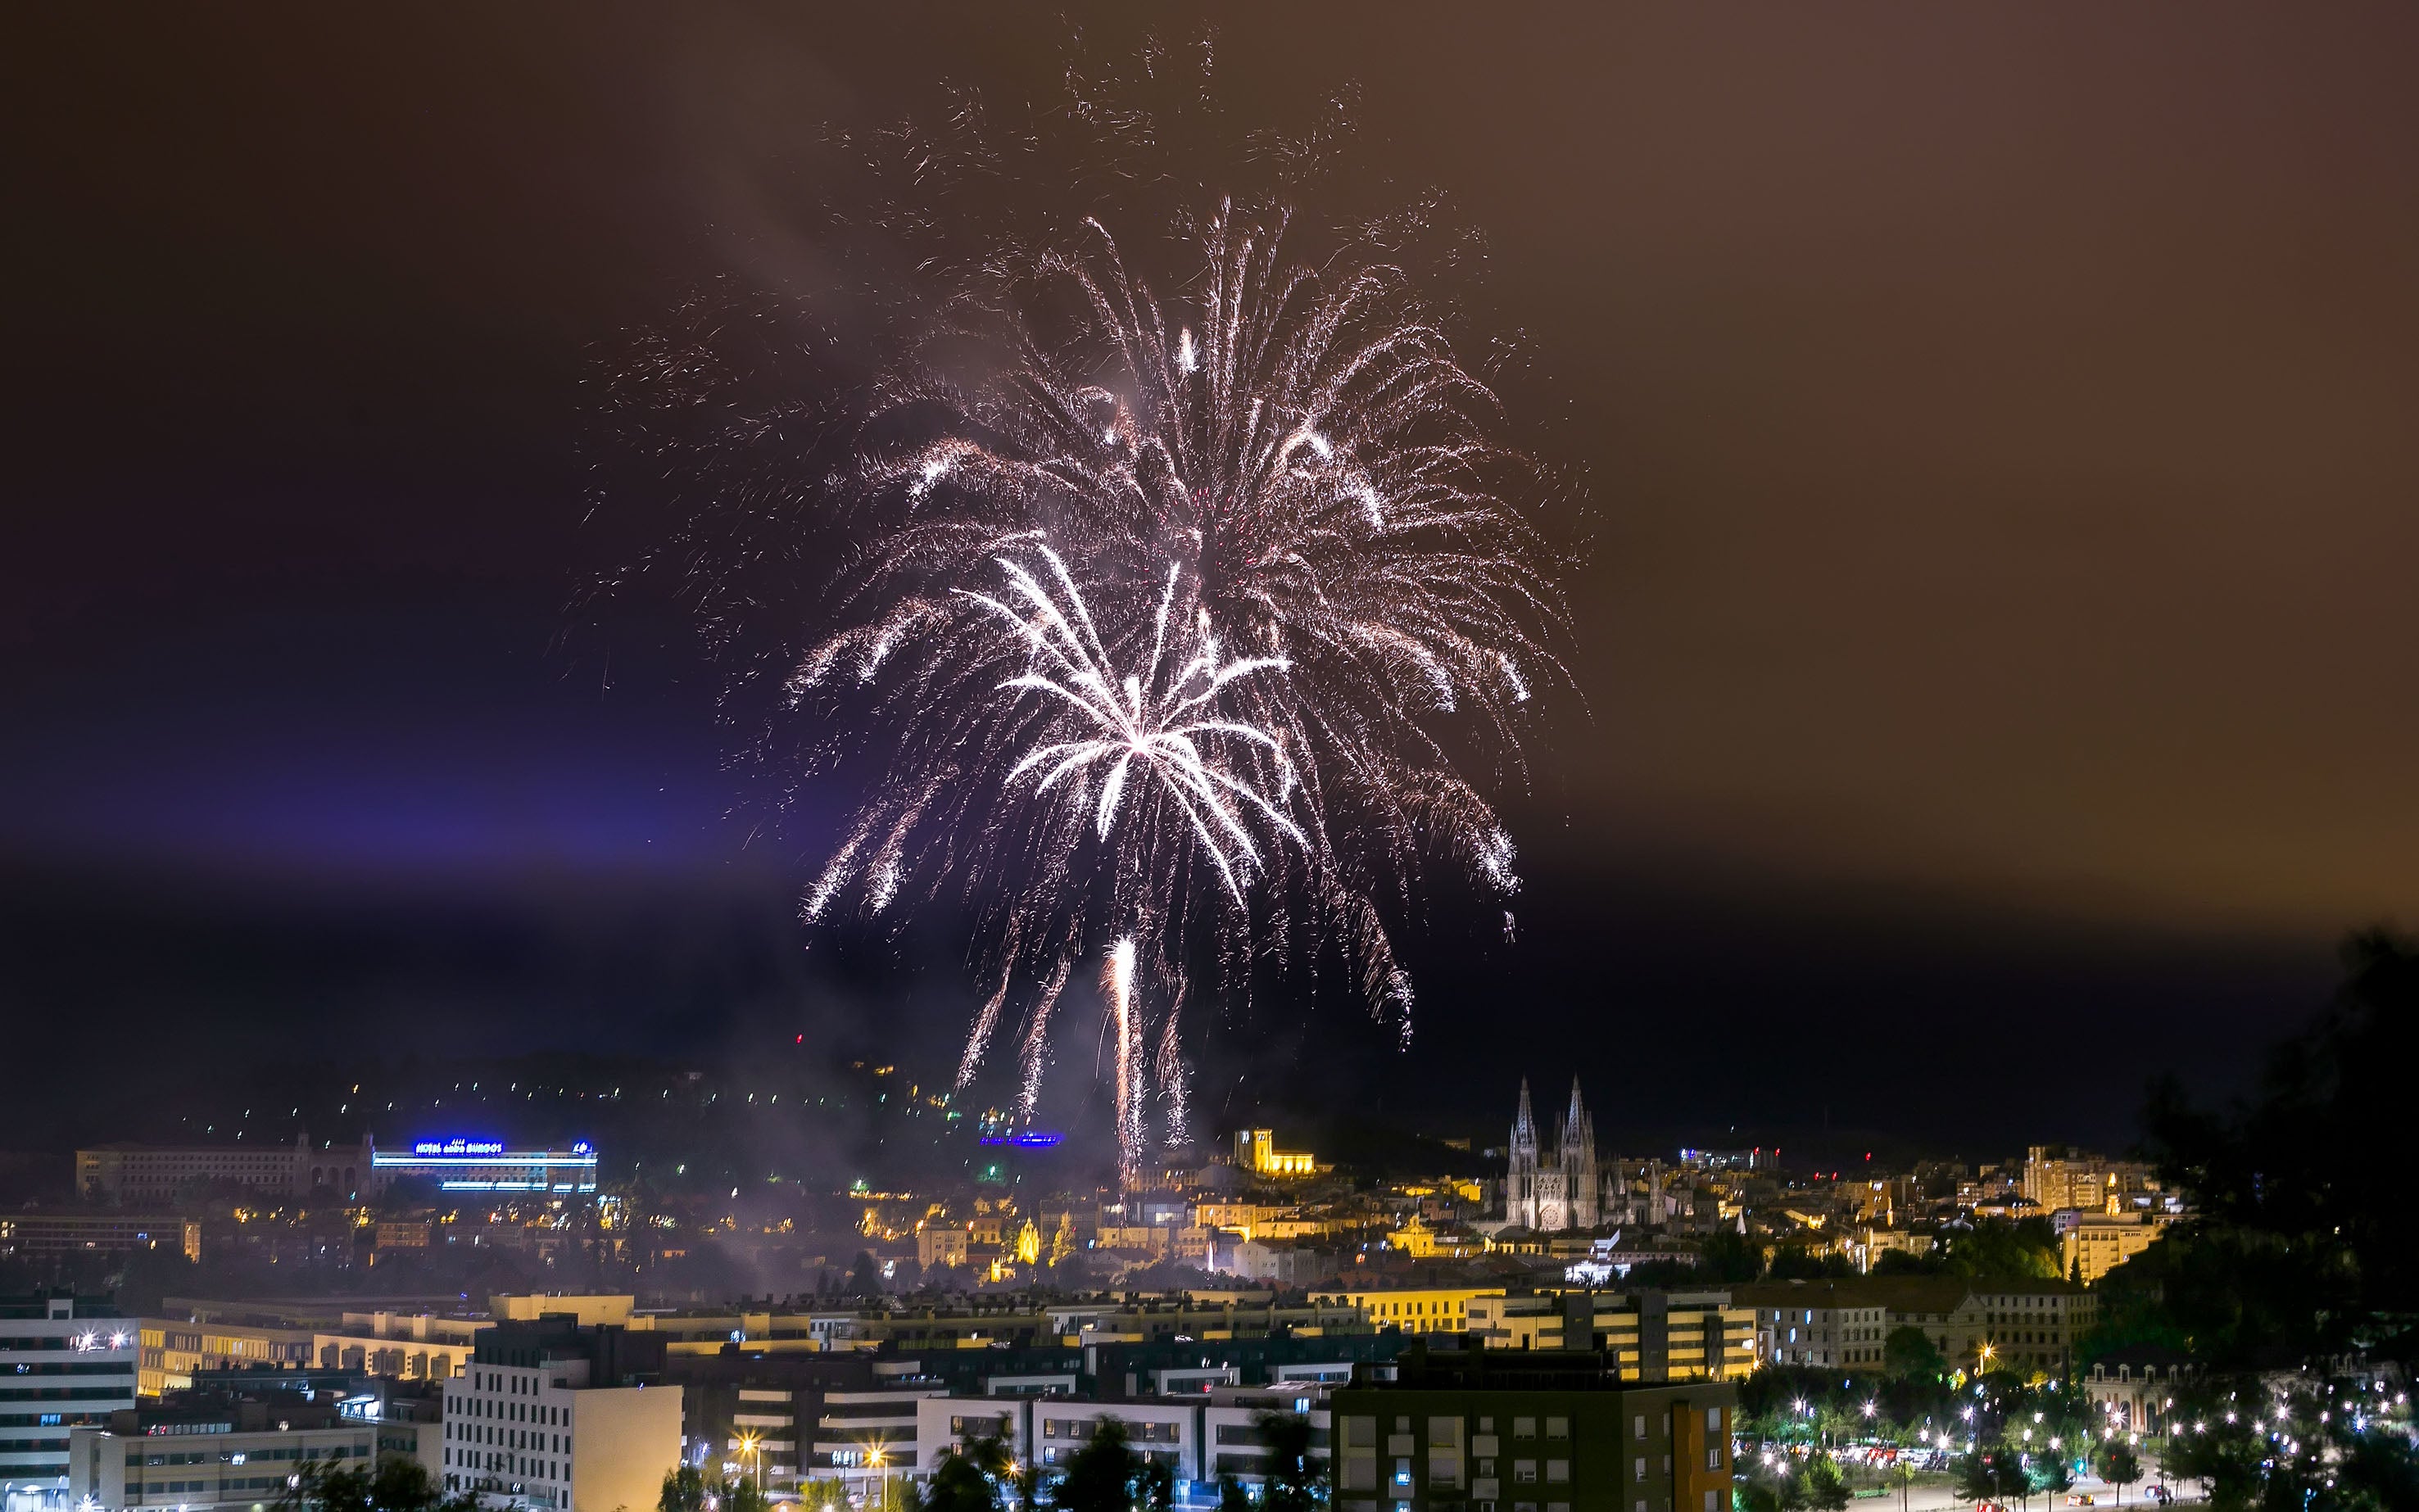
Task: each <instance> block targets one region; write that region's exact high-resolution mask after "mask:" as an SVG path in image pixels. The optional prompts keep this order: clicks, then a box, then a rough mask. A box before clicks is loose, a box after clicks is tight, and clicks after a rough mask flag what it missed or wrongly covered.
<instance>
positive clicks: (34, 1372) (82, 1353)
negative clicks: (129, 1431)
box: [0, 1292, 138, 1494]
mask: <svg viewBox="0 0 2419 1512" xmlns="http://www.w3.org/2000/svg"><path fill="white" fill-rule="evenodd" d="M137 1348H138V1346H137V1343H136V1337H135V1324H134V1320H133V1319H131V1318H123V1317H120V1316H119V1315H118V1312H117V1310H116V1308H115V1307H112V1306H111V1305H109V1304H108V1303H107V1302H105V1301H102V1300H100V1299H98V1298H87V1297H77V1296H73V1295H70V1294H68V1293H56V1294H54V1293H45V1292H37V1293H35V1294H34V1295H32V1296H29V1297H0V1494H6V1493H8V1492H10V1491H14V1490H16V1489H19V1488H21V1487H22V1488H30V1489H37V1490H40V1491H53V1490H61V1489H64V1488H65V1487H66V1485H67V1473H68V1436H69V1433H70V1432H72V1431H73V1430H74V1429H76V1428H80V1427H101V1426H103V1425H105V1424H107V1423H108V1421H109V1417H110V1414H111V1413H112V1412H117V1411H119V1410H120V1409H122V1408H131V1407H132V1406H133V1405H134V1383H135V1372H136V1361H137Z"/></svg>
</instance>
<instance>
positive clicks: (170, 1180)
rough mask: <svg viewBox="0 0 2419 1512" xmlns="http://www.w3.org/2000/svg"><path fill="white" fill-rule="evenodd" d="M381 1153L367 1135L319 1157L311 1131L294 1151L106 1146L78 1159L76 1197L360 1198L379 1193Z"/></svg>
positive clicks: (120, 1200)
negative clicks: (231, 1193) (227, 1193)
mask: <svg viewBox="0 0 2419 1512" xmlns="http://www.w3.org/2000/svg"><path fill="white" fill-rule="evenodd" d="M376 1153H377V1148H376V1146H375V1145H374V1144H373V1143H372V1141H371V1140H370V1139H369V1137H368V1136H367V1135H364V1136H362V1142H361V1143H360V1144H358V1145H325V1144H323V1145H321V1146H320V1147H319V1148H317V1149H313V1148H312V1145H311V1135H310V1134H309V1133H308V1132H307V1131H305V1132H303V1133H300V1134H296V1135H295V1138H294V1143H292V1144H290V1145H278V1144H269V1143H263V1144H258V1145H244V1144H226V1145H137V1144H110V1145H101V1146H98V1147H96V1148H94V1149H79V1150H77V1151H76V1193H77V1195H78V1196H81V1197H82V1198H83V1199H84V1200H85V1201H86V1202H106V1203H109V1204H112V1205H113V1206H116V1207H147V1206H152V1205H162V1204H172V1203H175V1202H177V1201H179V1200H182V1199H184V1198H187V1197H190V1196H193V1195H194V1194H196V1193H200V1192H208V1191H211V1190H214V1189H215V1190H221V1191H224V1190H229V1189H232V1190H238V1191H242V1192H245V1193H249V1194H254V1195H257V1196H262V1197H269V1198H278V1199H287V1200H290V1199H292V1198H296V1197H307V1196H311V1195H312V1194H314V1193H327V1194H330V1195H331V1196H339V1197H355V1196H363V1195H367V1194H370V1193H373V1192H375V1191H376V1190H377V1185H375V1184H374V1179H373V1169H374V1164H375V1163H374V1157H375V1155H376Z"/></svg>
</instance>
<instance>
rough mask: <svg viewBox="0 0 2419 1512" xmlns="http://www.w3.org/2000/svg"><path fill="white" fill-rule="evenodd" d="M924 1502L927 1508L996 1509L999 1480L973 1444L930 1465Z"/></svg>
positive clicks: (954, 1511)
mask: <svg viewBox="0 0 2419 1512" xmlns="http://www.w3.org/2000/svg"><path fill="white" fill-rule="evenodd" d="M989 1442H990V1443H994V1444H996V1443H998V1442H999V1441H998V1440H996V1439H993V1440H991V1441H989ZM924 1505H925V1506H926V1507H927V1508H929V1509H930V1512H1000V1494H999V1483H998V1482H997V1481H996V1480H994V1479H993V1477H992V1476H991V1474H990V1473H987V1467H986V1466H985V1465H984V1463H983V1460H982V1458H981V1455H980V1452H979V1450H978V1447H977V1445H976V1444H973V1443H969V1444H967V1445H965V1446H964V1447H963V1448H961V1449H960V1450H959V1451H958V1452H957V1453H955V1454H945V1455H943V1456H942V1457H941V1462H940V1463H939V1464H937V1465H935V1466H933V1467H932V1485H931V1486H929V1487H928V1488H926V1489H925V1492H924Z"/></svg>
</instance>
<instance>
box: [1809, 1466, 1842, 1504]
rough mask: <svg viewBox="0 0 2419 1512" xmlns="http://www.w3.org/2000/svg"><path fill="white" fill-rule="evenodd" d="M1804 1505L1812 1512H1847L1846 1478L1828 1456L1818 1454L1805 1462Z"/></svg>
mask: <svg viewBox="0 0 2419 1512" xmlns="http://www.w3.org/2000/svg"><path fill="white" fill-rule="evenodd" d="M1806 1504H1807V1505H1808V1506H1809V1507H1810V1508H1812V1509H1813V1512H1847V1505H1848V1477H1847V1476H1845V1475H1842V1474H1841V1473H1840V1464H1839V1461H1838V1460H1836V1459H1833V1458H1831V1457H1830V1456H1829V1455H1826V1454H1818V1455H1816V1456H1814V1457H1813V1458H1810V1459H1809V1460H1807V1462H1806Z"/></svg>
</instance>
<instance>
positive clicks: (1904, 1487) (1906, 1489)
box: [1887, 1455, 1915, 1512]
mask: <svg viewBox="0 0 2419 1512" xmlns="http://www.w3.org/2000/svg"><path fill="white" fill-rule="evenodd" d="M1887 1478H1888V1480H1889V1483H1890V1484H1891V1485H1892V1486H1895V1487H1897V1488H1898V1505H1899V1512H1906V1506H1907V1499H1908V1497H1909V1496H1910V1495H1911V1494H1912V1493H1913V1491H1914V1489H1915V1461H1914V1460H1912V1459H1909V1458H1906V1457H1905V1456H1903V1455H1902V1456H1900V1457H1899V1458H1896V1459H1893V1460H1891V1461H1890V1467H1889V1470H1888V1472H1887Z"/></svg>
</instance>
